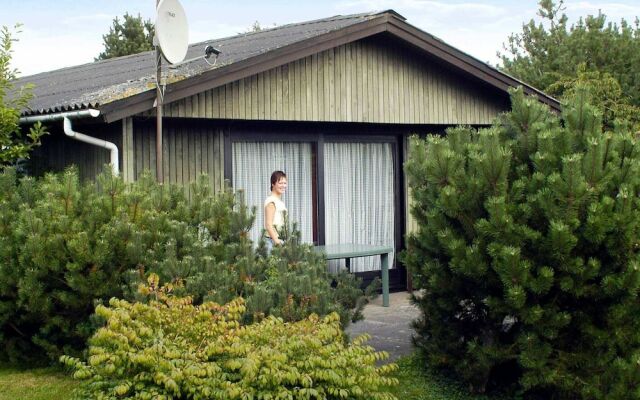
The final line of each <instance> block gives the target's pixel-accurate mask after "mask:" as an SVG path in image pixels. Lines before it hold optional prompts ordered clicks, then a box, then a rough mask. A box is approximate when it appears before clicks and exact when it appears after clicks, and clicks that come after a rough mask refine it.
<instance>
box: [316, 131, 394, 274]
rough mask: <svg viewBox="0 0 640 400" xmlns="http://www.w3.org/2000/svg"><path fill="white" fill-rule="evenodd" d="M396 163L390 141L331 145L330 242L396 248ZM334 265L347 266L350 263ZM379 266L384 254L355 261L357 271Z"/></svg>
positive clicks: (327, 156) (327, 160)
mask: <svg viewBox="0 0 640 400" xmlns="http://www.w3.org/2000/svg"><path fill="white" fill-rule="evenodd" d="M393 167H394V165H393V153H392V147H391V144H389V143H325V146H324V185H325V186H324V202H325V242H326V244H336V243H356V244H372V245H387V246H394V184H393V177H394V171H393V169H394V168H393ZM389 265H390V266H392V265H393V258H392V257H391V258H390V260H389ZM330 268H331V269H332V270H333V271H334V272H335V271H336V270H337V269H338V268H344V261H343V260H341V261H335V262H334V261H332V262H331V264H330ZM379 269H380V257H363V258H355V259H352V260H351V271H352V272H364V271H372V270H379Z"/></svg>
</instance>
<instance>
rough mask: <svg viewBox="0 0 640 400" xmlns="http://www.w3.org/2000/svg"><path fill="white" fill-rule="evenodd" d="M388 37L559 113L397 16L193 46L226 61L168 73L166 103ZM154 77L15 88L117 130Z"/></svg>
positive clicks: (90, 70)
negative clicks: (96, 116)
mask: <svg viewBox="0 0 640 400" xmlns="http://www.w3.org/2000/svg"><path fill="white" fill-rule="evenodd" d="M382 32H388V33H389V34H391V35H392V36H394V37H397V38H399V39H400V40H402V41H405V42H406V43H408V44H410V45H412V46H413V47H415V48H416V49H417V50H418V51H422V52H424V53H427V54H428V55H430V56H432V57H435V58H436V59H438V61H439V62H442V63H444V64H446V65H448V66H451V67H452V68H454V69H457V70H459V71H461V72H462V73H465V74H468V75H470V76H472V77H474V78H476V79H478V80H480V81H483V82H484V83H486V84H488V85H490V86H493V87H495V88H498V89H500V90H503V91H506V90H507V89H508V88H510V87H516V86H522V87H523V88H524V90H525V92H526V93H527V94H530V95H534V96H536V97H537V98H538V99H539V100H540V101H541V102H543V103H546V104H548V105H550V106H551V107H552V108H554V109H559V103H558V101H557V100H556V99H554V98H552V97H550V96H548V95H546V94H544V93H543V92H541V91H539V90H537V89H535V88H533V87H532V86H530V85H527V84H525V83H524V82H521V81H519V80H517V79H515V78H513V77H511V76H509V75H507V74H505V73H503V72H501V71H499V70H497V69H496V68H494V67H492V66H490V65H488V64H486V63H484V62H481V61H479V60H478V59H476V58H474V57H471V56H470V55H468V54H466V53H464V52H462V51H460V50H458V49H456V48H454V47H452V46H450V45H448V44H446V43H444V42H443V41H442V40H440V39H438V38H436V37H435V36H433V35H430V34H428V33H426V32H424V31H421V30H420V29H418V28H416V27H414V26H412V25H410V24H408V23H406V22H405V18H404V17H402V16H401V15H399V14H398V13H396V12H395V11H393V10H387V11H384V12H379V13H364V14H354V15H346V16H340V15H338V16H334V17H330V18H324V19H318V20H313V21H307V22H301V23H295V24H289V25H283V26H279V27H275V28H272V29H265V30H262V31H259V32H251V33H245V34H240V35H236V36H232V37H227V38H223V39H217V40H209V41H205V42H200V43H196V44H192V45H190V46H189V49H188V52H187V56H186V57H185V58H186V59H190V58H193V57H197V56H199V55H202V54H203V52H204V48H205V47H206V46H207V45H212V46H214V47H216V48H218V49H219V50H221V51H222V53H221V54H220V55H219V58H218V60H217V62H216V64H215V65H213V66H210V65H208V64H207V63H206V62H204V61H202V60H200V61H192V62H186V63H184V64H180V65H178V66H176V67H172V68H168V66H164V67H163V77H164V79H165V80H166V82H167V86H166V88H165V95H164V102H165V103H168V102H172V101H175V100H179V99H181V98H184V97H187V96H191V95H193V94H196V93H198V92H201V91H204V90H208V89H212V88H214V87H217V86H221V85H224V84H226V83H229V82H232V81H235V80H238V79H242V78H245V77H247V76H251V75H254V74H257V73H259V72H262V71H266V70H268V69H271V68H274V67H277V66H280V65H283V64H286V63H289V62H291V61H295V60H297V59H300V58H303V57H306V56H309V55H312V54H315V53H318V52H321V51H324V50H327V49H330V48H333V47H337V46H340V45H342V44H345V43H349V42H352V41H355V40H359V39H363V38H365V37H369V36H372V35H375V34H378V33H382ZM155 75H156V65H155V51H147V52H143V53H139V54H135V55H130V56H124V57H118V58H112V59H108V60H103V61H97V62H94V63H89V64H84V65H79V66H74V67H69V68H63V69H60V70H55V71H50V72H44V73H40V74H37V75H32V76H27V77H23V78H20V79H18V80H17V81H16V86H17V87H19V86H21V85H24V84H27V83H33V84H34V85H35V88H34V90H33V93H34V98H33V99H32V101H31V102H30V109H29V110H25V111H24V112H23V115H34V114H48V113H55V112H60V111H69V110H76V109H85V108H97V109H99V110H100V111H101V115H102V118H103V119H104V120H105V121H106V122H112V121H116V120H118V119H122V118H124V117H127V116H131V115H134V114H137V113H140V112H143V111H146V110H149V109H151V108H152V107H153V104H154V101H155V93H156V91H155Z"/></svg>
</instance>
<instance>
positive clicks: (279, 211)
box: [264, 195, 287, 229]
mask: <svg viewBox="0 0 640 400" xmlns="http://www.w3.org/2000/svg"><path fill="white" fill-rule="evenodd" d="M271 203H273V204H274V205H275V206H276V213H275V214H274V216H273V226H274V227H275V228H276V229H281V228H282V226H283V225H284V213H285V212H287V206H285V205H284V201H282V200H280V199H279V198H278V197H277V196H274V195H271V196H269V197H267V199H266V200H265V201H264V208H267V206H268V205H269V204H271Z"/></svg>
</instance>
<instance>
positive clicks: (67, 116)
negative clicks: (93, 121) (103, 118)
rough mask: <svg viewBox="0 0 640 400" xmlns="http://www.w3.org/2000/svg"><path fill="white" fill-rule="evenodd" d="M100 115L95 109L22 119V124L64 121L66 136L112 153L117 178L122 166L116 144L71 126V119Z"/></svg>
mask: <svg viewBox="0 0 640 400" xmlns="http://www.w3.org/2000/svg"><path fill="white" fill-rule="evenodd" d="M98 115H100V111H99V110H95V109H89V110H80V111H69V112H63V113H57V114H47V115H36V116H33V117H22V118H20V123H21V124H31V123H34V122H48V121H57V120H60V119H62V120H63V126H64V133H65V135H67V136H69V137H70V138H72V139H75V140H79V141H81V142H84V143H89V144H92V145H94V146H99V147H103V148H105V149H108V150H109V151H110V153H111V168H113V173H114V175H116V176H117V175H118V174H119V171H120V165H119V161H118V147H117V146H116V145H115V144H114V143H111V142H107V141H106V140H102V139H98V138H95V137H93V136H89V135H85V134H84V133H80V132H76V131H74V130H73V126H71V118H80V117H94V118H95V117H97V116H98Z"/></svg>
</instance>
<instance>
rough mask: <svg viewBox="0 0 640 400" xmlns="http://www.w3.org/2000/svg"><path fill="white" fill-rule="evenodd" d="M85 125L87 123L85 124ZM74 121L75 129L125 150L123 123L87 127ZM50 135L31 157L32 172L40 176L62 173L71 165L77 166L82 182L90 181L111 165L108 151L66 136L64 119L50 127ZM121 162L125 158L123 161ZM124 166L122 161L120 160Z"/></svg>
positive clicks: (48, 128)
mask: <svg viewBox="0 0 640 400" xmlns="http://www.w3.org/2000/svg"><path fill="white" fill-rule="evenodd" d="M83 122H84V121H83ZM83 122H79V121H77V120H74V121H73V129H74V130H76V131H78V132H80V133H84V134H86V135H89V136H93V137H96V138H99V139H103V140H106V141H109V142H112V143H115V145H116V146H118V149H122V135H121V132H122V128H121V126H122V124H121V123H120V122H114V123H112V124H87V123H83ZM47 130H48V131H49V134H48V135H45V136H44V137H43V138H42V145H41V146H40V147H38V148H36V149H35V151H34V152H33V154H32V156H31V165H32V171H33V173H34V174H36V175H40V174H42V173H44V172H48V171H62V170H64V169H66V168H67V167H69V166H71V165H76V166H77V167H78V171H79V175H80V179H81V180H91V179H95V177H96V176H97V175H98V174H100V172H102V171H103V168H104V166H105V165H106V164H109V162H110V152H109V150H108V149H105V148H102V147H98V146H93V145H90V144H88V143H83V142H80V141H78V140H75V139H72V138H70V137H68V136H66V135H65V134H64V131H63V130H62V120H60V121H56V122H53V123H50V124H48V125H47ZM121 159H122V158H121ZM120 163H121V164H122V161H120Z"/></svg>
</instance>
